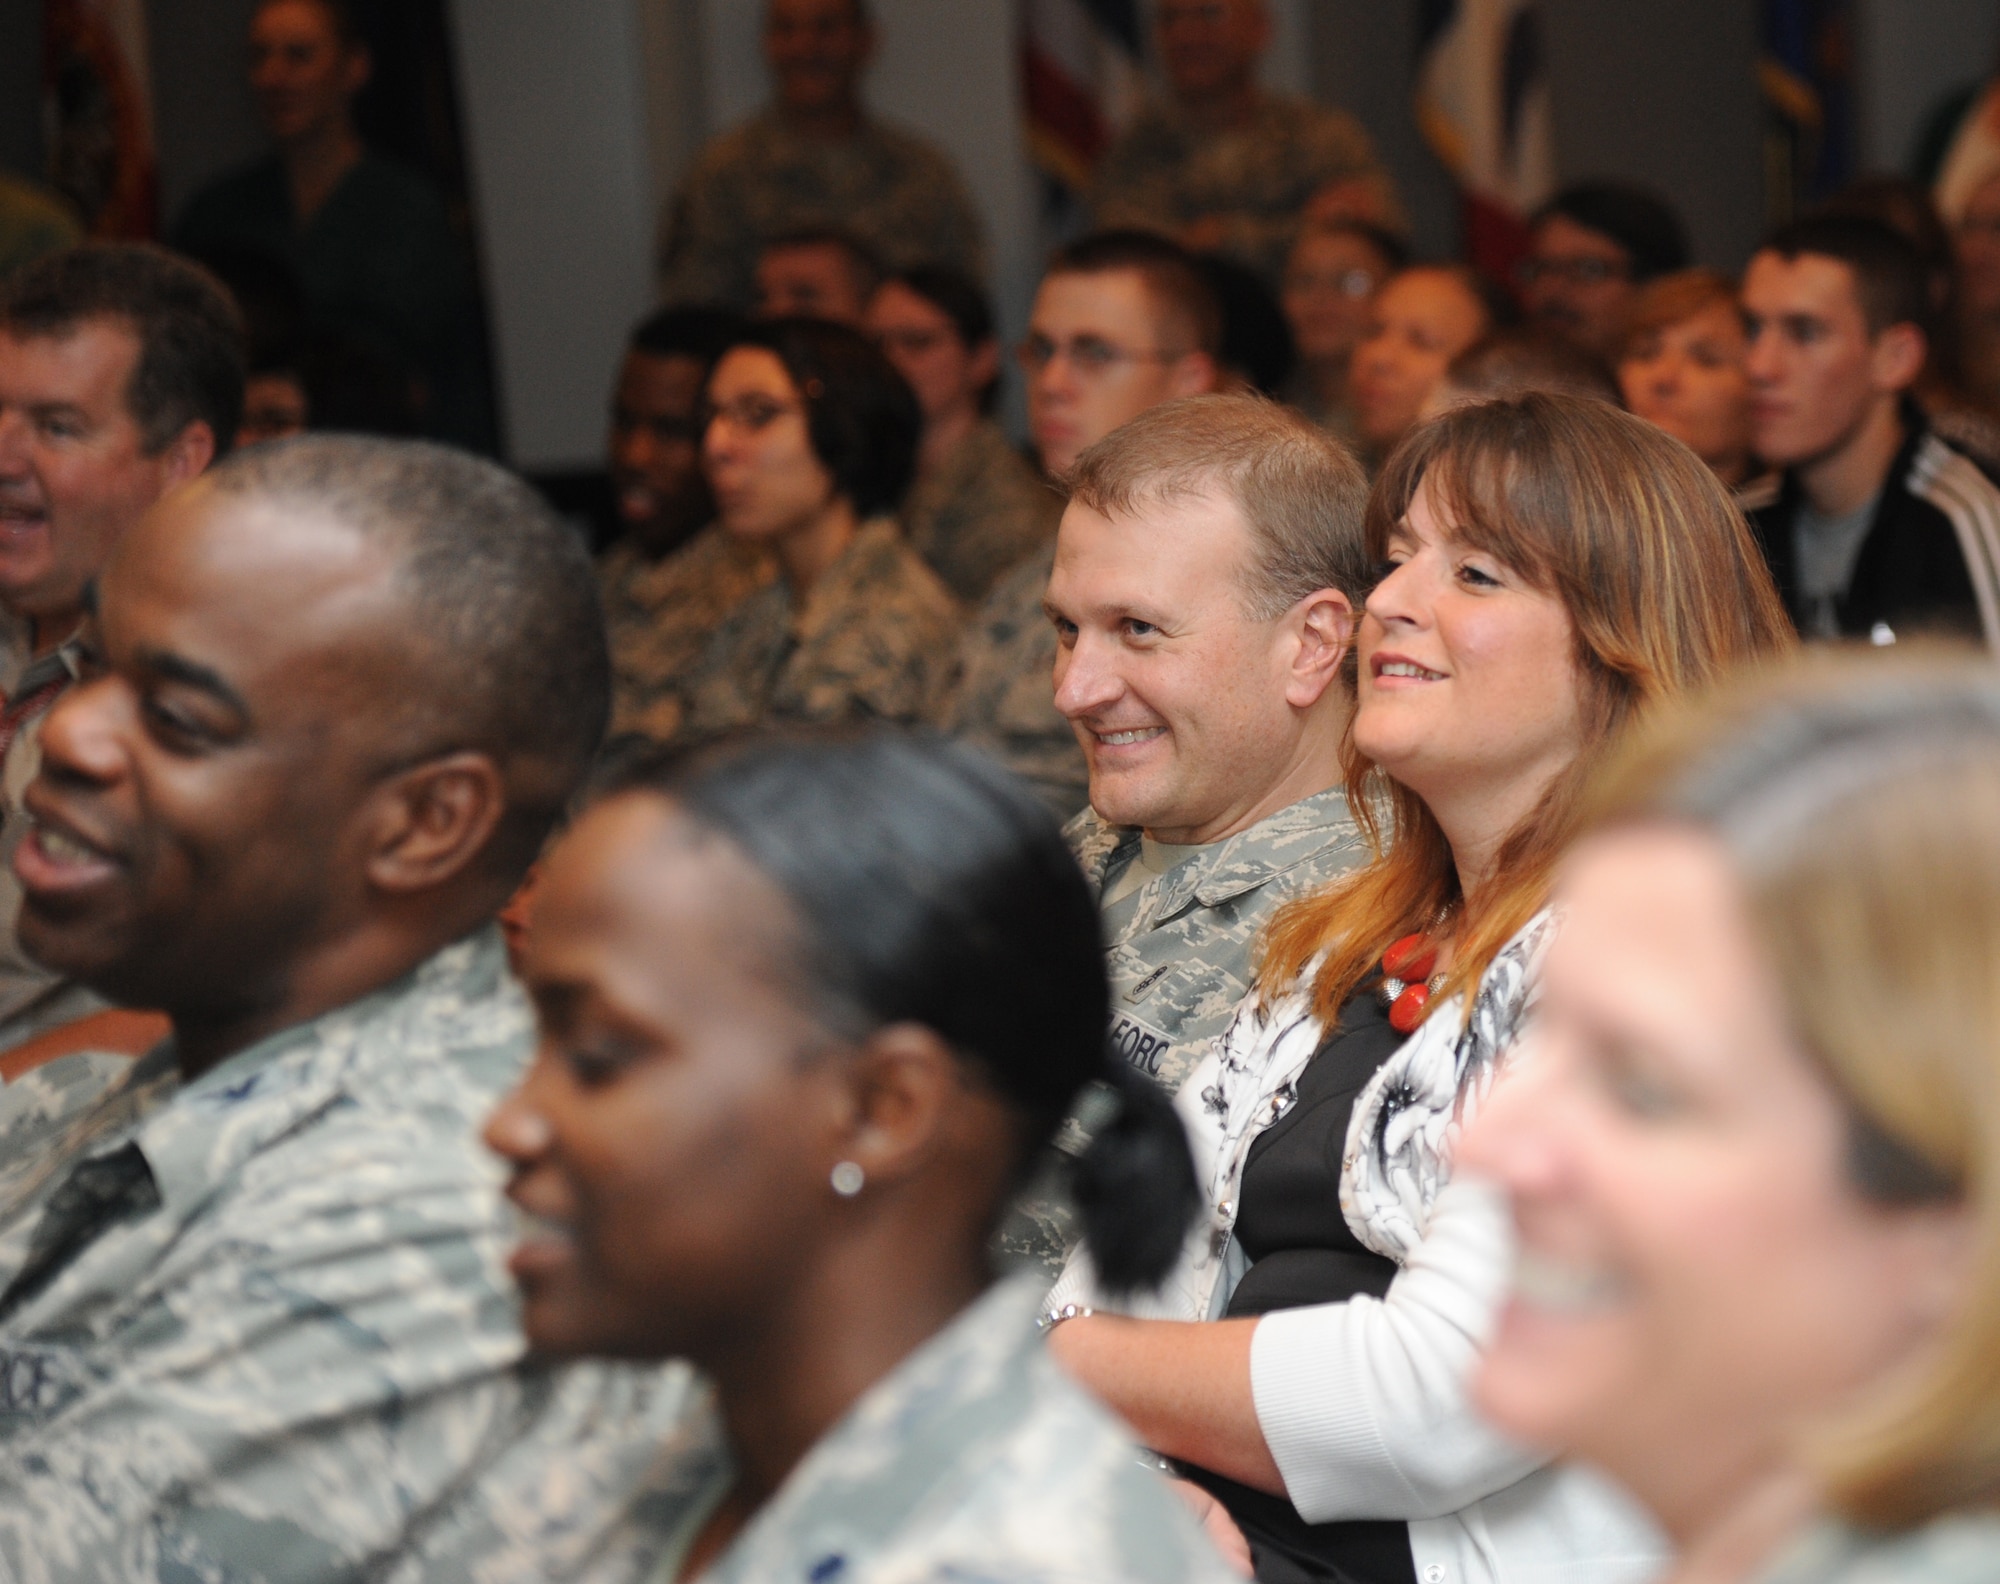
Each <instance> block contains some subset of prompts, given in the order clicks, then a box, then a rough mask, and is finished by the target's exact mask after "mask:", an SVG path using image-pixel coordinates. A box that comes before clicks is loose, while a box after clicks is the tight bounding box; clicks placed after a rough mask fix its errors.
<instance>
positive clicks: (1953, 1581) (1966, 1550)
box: [1757, 1513, 2000, 1584]
mask: <svg viewBox="0 0 2000 1584" xmlns="http://www.w3.org/2000/svg"><path fill="white" fill-rule="evenodd" d="M1996 1578H2000V1516H1996V1515H1993V1514H1990V1513H1956V1514H1947V1515H1946V1516H1945V1517H1942V1518H1939V1519H1936V1520H1935V1521H1933V1522H1931V1523H1928V1524H1925V1525H1924V1526H1922V1527H1921V1528H1918V1529H1912V1530H1907V1531H1905V1532H1903V1533H1900V1534H1869V1533H1863V1532H1861V1531H1859V1530H1855V1529H1852V1528H1849V1527H1848V1526H1847V1525H1845V1524H1839V1523H1833V1522H1826V1523H1821V1524H1817V1525H1815V1526H1814V1527H1813V1528H1811V1529H1809V1530H1808V1531H1807V1532H1806V1533H1805V1534H1804V1535H1803V1536H1801V1537H1800V1539H1799V1540H1798V1541H1797V1542H1795V1543H1794V1544H1793V1545H1792V1546H1791V1547H1790V1548H1789V1549H1788V1550H1787V1551H1786V1552H1785V1554H1784V1556H1783V1557H1782V1558H1781V1559H1780V1560H1779V1562H1778V1563H1777V1564H1776V1566H1775V1567H1774V1568H1773V1569H1772V1570H1771V1571H1770V1572H1767V1573H1765V1574H1763V1575H1761V1576H1760V1577H1759V1579H1758V1581H1757V1584H1988V1581H1990V1580H1992V1579H1996Z"/></svg>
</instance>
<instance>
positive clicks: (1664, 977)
mask: <svg viewBox="0 0 2000 1584" xmlns="http://www.w3.org/2000/svg"><path fill="white" fill-rule="evenodd" d="M1594 803H1595V806H1594V809H1593V811H1592V814H1591V825H1592V830H1593V833H1592V834H1590V835H1589V836H1587V837H1586V839H1585V840H1584V841H1583V842H1582V844H1581V845H1580V846H1579V847H1578V848H1577V850H1576V851H1575V853H1574V854H1573V855H1572V856H1571V858H1570V859H1569V860H1568V862H1567V864H1566V865H1565V868H1564V871H1563V875H1562V879H1561V883H1560V885H1559V888H1558V891H1559V895H1560V896H1561V897H1562V899H1563V903H1564V906H1565V909H1566V920H1565V924H1564V927H1563V930H1562V933H1561V935H1560V937H1559V940H1558V943H1557V944H1556V946H1555V947H1554V948H1552V952H1551V957H1550V961H1549V965H1548V968H1547V972H1546V977H1545V992H1544V1000H1543V1004H1542V1012H1541V1019H1540V1032H1539V1042H1540V1055H1539V1059H1538V1060H1537V1061H1535V1062H1534V1063H1532V1064H1530V1065H1529V1066H1527V1067H1525V1068H1524V1069H1523V1073H1522V1076H1521V1077H1520V1078H1519V1080H1517V1081H1516V1082H1515V1083H1514V1084H1513V1085H1512V1086H1511V1087H1503V1088H1502V1089H1501V1090H1500V1091H1498V1092H1497V1093H1496V1095H1495V1097H1494V1100H1493V1103H1492V1105H1491V1107H1490V1109H1489V1110H1488V1111H1487V1112H1486V1113H1485V1115H1484V1116H1483V1117H1482V1119H1481V1120H1480V1122H1479V1124H1478V1125H1477V1126H1476V1127H1475V1129H1474V1130H1473V1131H1472V1133H1470V1134H1469V1135H1468V1138H1467V1140H1466V1146H1465V1159H1466V1161H1467V1163H1468V1165H1470V1166H1472V1167H1475V1168H1476V1169H1479V1170H1482V1171H1485V1172H1487V1173H1490V1174H1492V1175H1494V1176H1496V1177H1498V1179H1499V1180H1500V1181H1501V1182H1502V1183H1503V1184H1504V1185H1505V1186H1506V1187H1507V1188H1508V1189H1509V1190H1510V1191H1511V1194H1512V1197H1513V1200H1514V1206H1515V1219H1516V1222H1517V1224H1518V1227H1519V1231H1520V1235H1521V1243H1522V1252H1521V1255H1520V1264H1519V1269H1518V1271H1517V1274H1516V1279H1515V1287H1514V1293H1513V1297H1512V1300H1511V1302H1510V1304H1509V1306H1508V1308H1507V1310H1506V1312H1505V1315H1504V1317H1503V1319H1502V1322H1501V1325H1500V1329H1499V1333H1498V1337H1497V1339H1496V1341H1495V1343H1494V1345H1493V1349H1492V1353H1491V1355H1490V1357H1489V1359H1488V1360H1487V1362H1486V1364H1485V1366H1484V1369H1483V1372H1482V1375H1481V1377H1480V1381H1479V1386H1478V1395H1479V1398H1480V1400H1481V1402H1482V1404H1483V1406H1484V1408H1485V1409H1486V1411H1487V1412H1488V1413H1489V1414H1490V1415H1491V1416H1492V1417H1493V1418H1494V1419H1495V1420H1496V1421H1497V1422H1498V1423H1499V1424H1500V1425H1502V1426H1503V1427H1504V1428H1506V1429H1507V1430H1509V1431H1510V1432H1512V1433H1515V1434H1518V1435H1520V1436H1522V1437H1524V1438H1527V1439H1529V1440H1532V1441H1533V1442H1534V1443H1535V1444H1537V1445H1544V1446H1548V1447H1551V1448H1553V1449H1557V1450H1560V1451H1563V1452H1567V1453H1571V1454H1575V1455H1577V1456H1580V1457H1582V1458H1585V1459H1586V1460H1589V1461H1591V1462H1594V1463H1597V1464H1599V1465H1600V1466H1602V1467H1603V1468H1605V1469H1606V1470H1608V1471H1609V1472H1610V1473H1611V1474H1612V1475H1613V1476H1614V1477H1615V1478H1616V1479H1618V1480H1619V1481H1620V1482H1621V1483H1623V1484H1625V1485H1626V1486H1627V1487H1628V1488H1629V1489H1631V1490H1632V1491H1633V1492H1634V1493H1636V1494H1637V1495H1638V1496H1639V1497H1640V1498H1641V1499H1642V1500H1643V1501H1644V1502H1645V1503H1646V1504H1647V1505H1648V1506H1650V1507H1651V1508H1652V1509H1653V1510H1654V1512H1655V1513H1656V1514H1658V1515H1659V1517H1660V1518H1661V1519H1662V1521H1663V1522H1664V1523H1665V1525H1666V1527H1667V1529H1668V1530H1669V1532H1670V1533H1671V1534H1672V1535H1673V1537H1674V1538H1675V1540H1676V1541H1677V1542H1678V1543H1679V1544H1681V1545H1682V1546H1683V1547H1689V1546H1695V1547H1698V1546H1699V1545H1700V1543H1701V1542H1702V1541H1703V1540H1704V1539H1705V1538H1708V1537H1712V1536H1713V1535H1714V1534H1715V1533H1716V1532H1717V1531H1718V1530H1719V1529H1722V1528H1724V1527H1725V1526H1727V1525H1729V1524H1731V1523H1735V1522H1740V1517H1739V1515H1740V1514H1741V1512H1742V1511H1743V1510H1744V1509H1745V1507H1746V1505H1747V1504H1749V1503H1752V1502H1754V1501H1756V1500H1758V1499H1760V1493H1764V1492H1768V1491H1770V1490H1772V1489H1774V1488H1783V1486H1784V1485H1785V1484H1786V1482H1787V1481H1789V1482H1791V1483H1793V1484H1795V1485H1796V1486H1798V1487H1799V1488H1801V1489H1802V1490H1806V1491H1810V1492H1812V1493H1813V1494H1814V1495H1816V1496H1817V1498H1818V1499H1820V1500H1823V1501H1824V1502H1825V1503H1826V1504H1828V1505H1829V1506H1831V1508H1832V1509H1833V1510H1834V1511H1835V1512H1836V1513H1837V1514H1839V1515H1840V1516H1842V1517H1844V1518H1846V1519H1847V1520H1849V1521H1850V1522H1852V1523H1853V1524H1855V1525H1856V1526H1858V1527H1861V1528H1877V1527H1887V1528H1896V1527H1900V1526H1908V1525H1913V1524H1920V1523H1924V1522H1926V1521H1928V1520H1930V1519H1932V1518H1934V1517H1937V1516H1938V1515H1940V1514H1943V1513H1945V1512H1948V1511H1950V1510H1952V1509H1963V1508H1987V1507H1990V1506H1991V1505H1992V1504H1993V1502H1994V1500H1995V1498H1996V1496H2000V1372H1996V1368H1995V1362H1994V1361H1995V1359H1996V1357H2000V1199H1997V1198H1996V1195H2000V1188H1996V1172H1995V1167H1996V1164H2000V971H1996V970H2000V677H1996V675H1995V673H1994V672H1993V670H1992V669H1991V668H1990V667H1988V666H1986V665H1982V664H1974V663H1972V662H1969V661H1967V662H1958V661H1951V660H1940V659H1936V658H1931V659H1929V660H1925V661H1922V662H1909V663H1902V664H1896V665H1885V664H1884V663H1883V662H1882V661H1881V660H1880V659H1879V658H1877V659H1873V660H1871V661H1866V662H1864V661H1861V660H1859V659H1857V658H1848V659H1844V660H1822V661H1820V662H1819V663H1817V664H1816V665H1814V666H1812V667H1810V668H1807V669H1803V670H1801V671H1798V672H1796V673H1792V674H1786V675H1780V676H1778V677H1776V678H1766V679H1760V680H1757V681H1755V682H1752V683H1749V684H1738V685H1737V686H1736V687H1735V688H1733V689H1732V690H1731V691H1729V692H1727V693H1725V694H1724V695H1723V696H1722V697H1721V698H1720V700H1719V701H1717V702H1715V703H1712V704H1710V705H1709V706H1707V707H1705V708H1703V709H1700V710H1699V711H1697V712H1693V713H1688V714H1686V715H1684V716H1682V717H1680V718H1678V719H1677V720H1675V721H1673V722H1671V723H1669V724H1667V725H1666V726H1664V727H1663V728H1662V729H1660V730H1658V731H1657V732H1655V733H1654V734H1652V735H1651V736H1649V737H1648V738H1647V739H1646V740H1644V741H1643V742H1642V743H1640V744H1639V745H1638V746H1637V747H1636V749H1635V750H1634V751H1633V752H1631V753H1630V754H1629V755H1628V756H1626V757H1625V759H1624V760H1623V761H1622V762H1621V763H1620V764H1619V765H1618V766H1617V767H1615V768H1614V769H1613V770H1612V772H1611V773H1610V774H1609V775H1608V777H1607V778H1606V779H1605V780H1604V781H1603V782H1602V783H1600V785H1599V787H1598V788H1597V790H1596V793H1595V798H1594ZM1842 1576H1846V1575H1842ZM1882 1576H1885V1577H1886V1576H1890V1575H1889V1574H1886V1573H1885V1574H1884V1575H1882ZM1895 1576H1906V1575H1901V1574H1898V1575H1895ZM1967 1576H1968V1577H1969V1576H1972V1575H1967ZM1981 1576H1987V1575H1981Z"/></svg>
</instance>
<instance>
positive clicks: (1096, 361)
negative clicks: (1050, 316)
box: [1014, 335, 1186, 379]
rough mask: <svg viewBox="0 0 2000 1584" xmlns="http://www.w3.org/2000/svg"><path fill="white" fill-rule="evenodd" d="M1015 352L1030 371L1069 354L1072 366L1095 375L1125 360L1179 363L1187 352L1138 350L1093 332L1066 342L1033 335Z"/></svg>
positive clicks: (1090, 375) (1088, 374)
mask: <svg viewBox="0 0 2000 1584" xmlns="http://www.w3.org/2000/svg"><path fill="white" fill-rule="evenodd" d="M1014 355H1015V356H1016V357H1017V358H1019V359H1020V360H1021V367H1022V368H1023V369H1025V370H1027V372H1028V373H1030V374H1039V373H1041V372H1042V370H1043V369H1045V368H1047V367H1048V366H1049V365H1050V364H1051V363H1053V362H1055V360H1056V359H1057V358H1058V357H1066V358H1068V359H1069V366H1070V367H1071V368H1073V369H1075V370H1076V371H1077V373H1079V374H1082V375H1084V376H1086V377H1087V378H1092V379H1095V378H1098V377H1100V376H1102V375H1105V374H1109V373H1110V372H1111V371H1112V370H1113V369H1114V368H1116V367H1117V366H1118V365H1119V364H1121V363H1178V362H1179V361H1180V360H1181V359H1182V358H1183V357H1185V356H1186V354H1185V353H1182V352H1158V351H1154V352H1135V351H1132V350H1131V349H1129V348H1127V347H1121V346H1114V345H1112V344H1111V343H1110V342H1109V341H1106V340H1105V339H1104V338H1103V337H1102V336H1093V335H1080V336H1072V337H1071V338H1070V339H1069V340H1068V341H1064V342H1057V341H1051V340H1050V339H1049V338H1048V337H1047V336H1045V335H1031V336H1029V337H1028V339H1027V340H1025V341H1023V342H1022V343H1021V344H1020V345H1019V346H1018V347H1016V348H1015V349H1014Z"/></svg>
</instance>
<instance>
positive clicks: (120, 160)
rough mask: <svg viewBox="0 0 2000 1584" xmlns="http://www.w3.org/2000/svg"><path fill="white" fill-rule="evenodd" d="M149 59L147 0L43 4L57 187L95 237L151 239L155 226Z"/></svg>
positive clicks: (48, 0)
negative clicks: (144, 0) (147, 47)
mask: <svg viewBox="0 0 2000 1584" xmlns="http://www.w3.org/2000/svg"><path fill="white" fill-rule="evenodd" d="M146 60H147V57H146V12H145V7H144V4H143V0H45V9H44V12H43V31H42V93H43V100H44V104H45V107H46V111H47V121H48V132H49V182H50V185H51V186H53V187H55V188H56V189H57V190H58V191H59V192H61V193H62V195H63V196H64V197H66V198H67V199H69V201H70V202H71V203H72V204H74V205H75V206H76V209H77V212H78V213H79V214H80V215H82V216H83V220H84V225H85V227H86V228H87V229H88V230H89V232H90V234H91V235H92V236H99V237H149V236H151V235H152V234H153V232H154V230H155V228H156V222H157V213H156V210H157V201H158V200H157V188H156V178H155V171H154V165H153V106H152V93H151V85H150V82H149V78H148V74H147V65H146Z"/></svg>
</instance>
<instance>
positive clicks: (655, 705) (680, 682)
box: [597, 523, 777, 741]
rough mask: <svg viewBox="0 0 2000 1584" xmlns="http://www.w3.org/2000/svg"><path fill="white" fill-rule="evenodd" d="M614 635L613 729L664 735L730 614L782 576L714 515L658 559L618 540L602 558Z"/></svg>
mask: <svg viewBox="0 0 2000 1584" xmlns="http://www.w3.org/2000/svg"><path fill="white" fill-rule="evenodd" d="M597 575H598V582H599V585H600V587H601V588H602V589H603V592H604V627H605V632H606V634H607V636H608V637H609V638H610V640H611V677H612V694H611V729H612V731H614V732H643V733H645V734H646V735H647V736H648V737H657V738H660V739H661V740H663V741H664V740H665V739H666V738H669V737H671V736H673V734H674V731H675V728H677V727H678V726H679V725H680V720H681V710H682V708H683V703H682V696H681V695H682V689H683V688H684V687H685V686H686V684H687V679H688V676H689V674H690V673H691V672H692V671H693V670H694V668H695V665H696V663H697V662H698V661H699V660H700V659H701V654H702V650H703V649H705V648H706V647H707V646H708V641H709V639H710V638H712V637H713V636H714V635H715V630H716V629H717V628H718V627H720V626H721V625H722V624H723V622H725V621H726V620H728V618H729V615H730V613H731V612H733V611H734V610H735V609H736V608H737V607H738V606H739V605H741V604H742V603H743V602H744V601H745V600H746V599H748V598H749V597H750V596H751V595H752V594H755V593H756V592H757V591H758V590H759V589H762V588H767V587H769V585H770V584H771V582H772V580H773V579H774V578H776V576H777V565H776V563H775V562H773V561H772V559H771V557H770V556H769V555H768V554H766V553H765V552H764V550H763V549H761V548H760V547H759V546H757V545H754V544H751V543H749V542H748V541H745V540H741V539H738V538H736V537H735V536H734V535H733V534H731V533H730V532H729V531H728V530H727V529H725V528H723V527H722V525H721V524H719V523H712V524H710V525H709V526H708V527H706V528H704V529H703V530H702V531H701V532H700V533H698V534H696V535H695V536H694V538H692V539H691V540H689V541H688V542H687V543H686V544H684V545H682V546H681V547H680V548H679V549H678V550H675V551H674V552H672V553H671V554H670V555H667V556H665V557H663V558H661V559H660V560H657V561H656V560H653V559H651V558H650V557H648V556H647V555H645V554H644V553H643V552H642V551H640V550H639V549H638V548H637V547H636V546H634V545H632V544H630V543H625V544H616V545H613V546H612V547H611V549H610V550H608V551H606V552H605V555H604V559H603V560H602V561H600V562H599V563H598V572H597Z"/></svg>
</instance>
